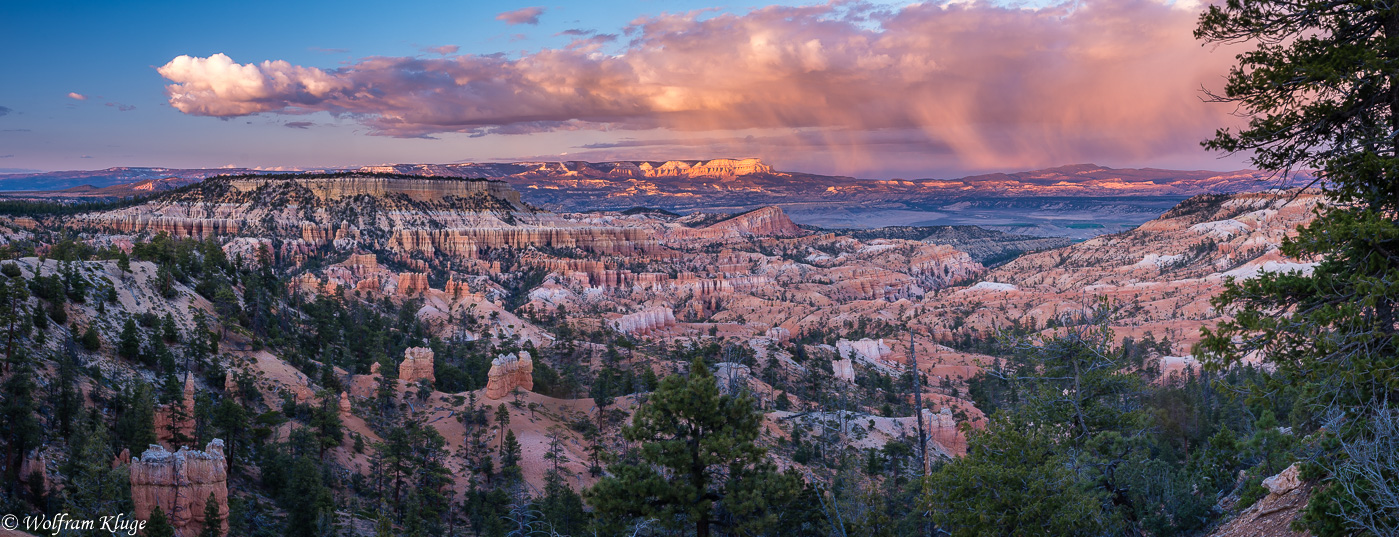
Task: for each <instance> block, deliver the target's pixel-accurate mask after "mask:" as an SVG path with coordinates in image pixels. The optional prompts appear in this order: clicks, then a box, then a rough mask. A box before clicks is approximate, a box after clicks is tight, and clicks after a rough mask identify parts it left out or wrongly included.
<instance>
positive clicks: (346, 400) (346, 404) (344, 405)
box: [340, 391, 350, 414]
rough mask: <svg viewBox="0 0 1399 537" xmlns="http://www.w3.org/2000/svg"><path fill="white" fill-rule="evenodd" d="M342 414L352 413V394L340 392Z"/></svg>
mask: <svg viewBox="0 0 1399 537" xmlns="http://www.w3.org/2000/svg"><path fill="white" fill-rule="evenodd" d="M340 413H341V414H349V413H350V394H348V393H345V392H344V391H341V392H340Z"/></svg>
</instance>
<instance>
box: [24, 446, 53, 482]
mask: <svg viewBox="0 0 1399 537" xmlns="http://www.w3.org/2000/svg"><path fill="white" fill-rule="evenodd" d="M36 480H37V481H36ZM19 482H20V483H24V484H25V485H27V486H30V487H34V486H37V487H40V490H44V491H47V490H49V465H48V459H47V458H46V457H44V453H43V452H42V451H36V452H34V453H31V454H30V455H29V456H27V457H25V458H24V462H22V463H20V465H19Z"/></svg>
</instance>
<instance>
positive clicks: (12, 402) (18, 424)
mask: <svg viewBox="0 0 1399 537" xmlns="http://www.w3.org/2000/svg"><path fill="white" fill-rule="evenodd" d="M36 388H37V387H36V386H35V384H34V370H33V368H31V367H30V366H29V364H27V363H24V362H21V363H20V364H19V365H18V366H16V367H15V369H14V371H13V373H12V374H11V375H10V378H8V379H6V380H5V382H4V384H0V396H3V397H0V441H3V442H4V443H5V460H4V462H5V468H7V469H8V476H7V479H6V481H7V482H8V483H9V484H10V486H9V489H10V491H11V492H13V491H14V490H15V489H14V487H16V486H18V484H19V466H20V464H19V461H20V458H21V457H24V456H25V455H26V454H28V453H29V450H31V449H33V448H35V447H37V446H38V445H39V443H40V442H41V441H42V440H43V438H44V431H43V429H42V428H41V427H40V425H39V417H38V411H39V403H38V401H37V400H36V399H35V391H36Z"/></svg>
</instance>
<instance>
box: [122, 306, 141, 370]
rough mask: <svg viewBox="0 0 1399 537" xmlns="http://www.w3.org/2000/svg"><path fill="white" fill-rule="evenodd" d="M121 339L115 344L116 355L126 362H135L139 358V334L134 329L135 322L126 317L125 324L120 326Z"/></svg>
mask: <svg viewBox="0 0 1399 537" xmlns="http://www.w3.org/2000/svg"><path fill="white" fill-rule="evenodd" d="M120 337H121V339H120V340H119V341H120V342H119V343H117V355H118V356H121V357H122V358H125V359H127V360H135V359H137V358H139V357H140V356H141V332H140V331H139V330H138V329H137V328H136V321H135V320H134V319H131V318H130V317H128V318H127V319H126V323H124V324H122V325H121V336H120Z"/></svg>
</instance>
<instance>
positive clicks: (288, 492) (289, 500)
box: [281, 457, 335, 537]
mask: <svg viewBox="0 0 1399 537" xmlns="http://www.w3.org/2000/svg"><path fill="white" fill-rule="evenodd" d="M281 498H282V505H283V506H284V507H286V509H287V527H286V534H287V535H288V536H293V537H299V536H302V535H317V534H318V532H317V531H316V529H317V525H318V524H320V522H321V518H322V516H323V515H325V514H327V513H330V512H331V511H332V510H333V509H334V507H335V502H334V498H332V497H331V494H330V489H328V488H326V486H325V484H324V483H323V482H322V481H321V469H320V467H319V466H318V465H317V464H316V461H315V460H314V459H311V458H309V457H297V458H296V461H295V462H293V463H292V466H291V470H290V473H289V474H288V475H287V484H286V487H285V488H284V489H283V491H282V495H281Z"/></svg>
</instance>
